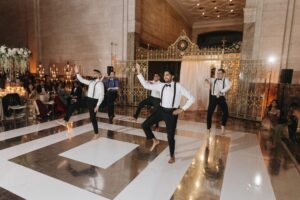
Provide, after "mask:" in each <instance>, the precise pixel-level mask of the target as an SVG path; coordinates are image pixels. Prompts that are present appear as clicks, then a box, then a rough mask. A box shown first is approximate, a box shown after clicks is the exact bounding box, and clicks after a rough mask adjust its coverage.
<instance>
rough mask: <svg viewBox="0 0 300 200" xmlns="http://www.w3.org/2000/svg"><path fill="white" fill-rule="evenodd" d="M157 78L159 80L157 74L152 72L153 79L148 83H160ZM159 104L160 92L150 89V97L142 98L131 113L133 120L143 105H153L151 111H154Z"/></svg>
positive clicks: (136, 117)
mask: <svg viewBox="0 0 300 200" xmlns="http://www.w3.org/2000/svg"><path fill="white" fill-rule="evenodd" d="M159 80H160V76H159V74H154V77H153V81H149V83H150V84H160V83H161V82H160V81H159ZM159 104H160V92H159V91H155V90H152V91H151V95H150V97H148V98H147V99H144V100H143V101H141V102H140V103H139V105H138V107H137V109H136V112H135V114H134V115H133V118H135V120H137V119H138V117H139V115H140V112H141V109H142V108H143V107H145V106H153V107H154V110H153V111H156V110H157V108H158V107H159ZM156 127H158V123H157V125H156Z"/></svg>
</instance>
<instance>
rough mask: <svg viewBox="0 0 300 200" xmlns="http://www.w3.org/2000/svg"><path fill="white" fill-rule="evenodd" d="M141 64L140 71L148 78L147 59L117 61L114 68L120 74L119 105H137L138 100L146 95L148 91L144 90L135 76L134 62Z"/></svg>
mask: <svg viewBox="0 0 300 200" xmlns="http://www.w3.org/2000/svg"><path fill="white" fill-rule="evenodd" d="M136 62H138V63H139V64H140V66H141V72H142V74H143V76H144V77H145V79H148V61H146V60H137V61H117V62H116V63H115V65H114V66H115V70H116V71H117V72H118V74H119V75H120V76H121V79H122V80H121V91H120V95H119V98H118V102H117V103H118V104H120V105H133V106H134V105H137V104H138V102H140V101H142V100H143V99H145V98H147V97H148V93H149V91H147V90H145V89H144V88H143V86H142V85H141V84H140V82H139V80H138V79H137V76H136V70H135V63H136Z"/></svg>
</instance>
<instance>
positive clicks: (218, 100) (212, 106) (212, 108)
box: [207, 95, 228, 129]
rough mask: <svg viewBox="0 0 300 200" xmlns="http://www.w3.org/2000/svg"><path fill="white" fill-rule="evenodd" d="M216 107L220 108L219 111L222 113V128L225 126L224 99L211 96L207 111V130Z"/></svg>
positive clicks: (225, 110)
mask: <svg viewBox="0 0 300 200" xmlns="http://www.w3.org/2000/svg"><path fill="white" fill-rule="evenodd" d="M217 105H219V106H220V107H221V110H222V112H223V115H222V126H226V123H227V118H228V106H227V103H226V99H225V97H224V96H220V97H219V98H217V96H214V95H211V96H210V98H209V105H208V109H207V129H210V128H211V120H212V115H213V113H214V111H215V109H216V106H217Z"/></svg>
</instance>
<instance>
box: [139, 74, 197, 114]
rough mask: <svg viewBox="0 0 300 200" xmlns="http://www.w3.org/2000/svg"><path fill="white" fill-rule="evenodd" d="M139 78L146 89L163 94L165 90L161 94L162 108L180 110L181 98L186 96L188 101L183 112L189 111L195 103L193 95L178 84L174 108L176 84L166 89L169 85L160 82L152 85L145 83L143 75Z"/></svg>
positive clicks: (172, 83) (173, 83)
mask: <svg viewBox="0 0 300 200" xmlns="http://www.w3.org/2000/svg"><path fill="white" fill-rule="evenodd" d="M137 77H138V79H139V81H140V82H141V84H142V85H143V87H144V88H145V89H148V90H155V91H158V92H160V93H161V92H162V89H163V88H164V91H163V93H162V94H161V96H162V99H161V106H162V107H164V108H179V105H180V100H181V96H184V97H186V98H187V99H188V100H187V102H186V103H185V104H184V106H183V107H182V109H183V110H187V109H188V108H189V107H190V106H191V105H192V104H193V103H194V101H195V98H194V97H193V96H192V95H191V93H190V92H189V91H187V90H186V89H185V88H184V87H183V86H182V85H181V84H180V83H176V95H175V99H174V106H172V104H173V97H174V85H175V82H171V83H170V84H171V87H164V86H165V85H166V84H167V83H161V82H160V83H158V84H150V83H148V82H147V81H145V79H144V77H143V75H142V74H139V75H138V76H137Z"/></svg>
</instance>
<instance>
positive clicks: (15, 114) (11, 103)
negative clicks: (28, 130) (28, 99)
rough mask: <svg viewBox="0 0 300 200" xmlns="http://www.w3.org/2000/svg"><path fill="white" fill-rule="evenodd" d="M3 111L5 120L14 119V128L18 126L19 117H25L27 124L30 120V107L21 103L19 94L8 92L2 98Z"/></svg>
mask: <svg viewBox="0 0 300 200" xmlns="http://www.w3.org/2000/svg"><path fill="white" fill-rule="evenodd" d="M2 106H3V113H4V118H3V121H11V120H13V121H14V128H16V123H17V120H18V119H24V120H25V121H26V125H27V122H28V118H27V116H28V113H27V111H28V109H27V105H26V104H25V105H22V104H21V98H20V96H19V94H17V93H12V94H7V95H6V96H4V97H3V99H2ZM3 121H2V124H3Z"/></svg>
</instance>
